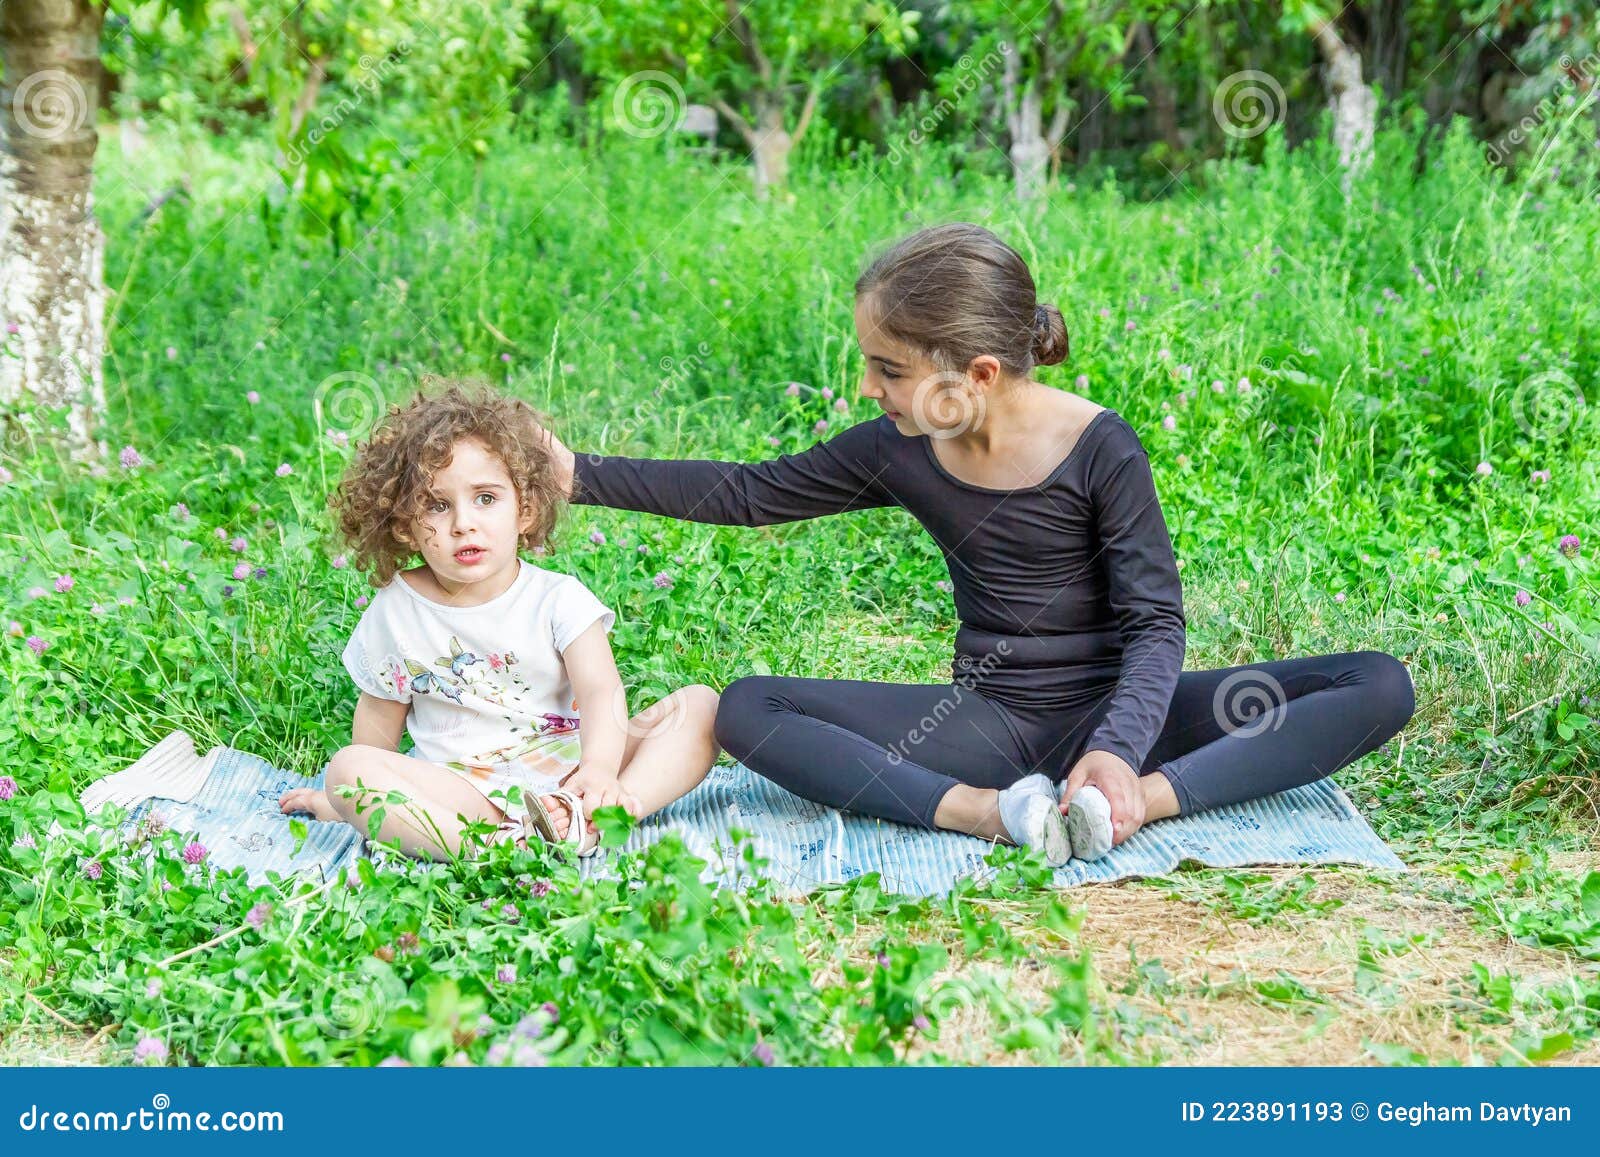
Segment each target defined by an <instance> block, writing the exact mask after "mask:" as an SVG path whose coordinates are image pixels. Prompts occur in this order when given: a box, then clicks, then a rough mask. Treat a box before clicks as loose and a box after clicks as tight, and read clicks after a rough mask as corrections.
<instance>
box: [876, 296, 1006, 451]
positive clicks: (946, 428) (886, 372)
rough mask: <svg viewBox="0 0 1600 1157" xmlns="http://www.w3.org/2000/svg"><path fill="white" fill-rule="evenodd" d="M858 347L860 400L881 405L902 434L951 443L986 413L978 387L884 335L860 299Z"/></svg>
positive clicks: (968, 379) (966, 377)
mask: <svg viewBox="0 0 1600 1157" xmlns="http://www.w3.org/2000/svg"><path fill="white" fill-rule="evenodd" d="M856 344H857V345H859V346H860V347H861V354H862V356H863V357H864V358H865V359H866V362H867V370H866V376H865V377H863V378H862V379H861V396H862V397H863V398H870V399H872V400H873V401H875V402H877V403H878V405H879V407H880V408H882V410H883V412H884V413H886V414H888V415H889V417H890V418H891V419H892V420H893V421H894V425H895V429H897V430H899V431H900V433H902V434H905V435H906V436H907V437H916V436H917V435H919V434H927V435H931V436H932V437H935V438H948V437H951V436H952V435H955V434H959V433H962V432H964V431H965V430H968V429H970V428H971V427H972V426H973V425H974V417H973V416H974V413H975V412H978V413H981V408H982V398H981V396H980V395H979V392H978V388H977V386H976V385H975V383H973V382H972V381H971V380H970V378H969V376H968V375H967V374H963V373H952V372H950V371H947V370H941V369H939V367H938V366H937V365H935V364H934V362H933V359H932V358H929V357H928V356H927V355H925V354H922V353H918V352H917V351H916V350H913V349H911V348H910V347H909V346H907V345H905V343H903V342H900V341H897V340H895V339H894V338H892V337H890V336H888V335H887V334H885V333H883V332H882V331H881V330H880V329H879V328H878V322H877V318H876V311H875V310H874V309H873V308H872V303H871V300H870V298H867V297H860V298H857V299H856Z"/></svg>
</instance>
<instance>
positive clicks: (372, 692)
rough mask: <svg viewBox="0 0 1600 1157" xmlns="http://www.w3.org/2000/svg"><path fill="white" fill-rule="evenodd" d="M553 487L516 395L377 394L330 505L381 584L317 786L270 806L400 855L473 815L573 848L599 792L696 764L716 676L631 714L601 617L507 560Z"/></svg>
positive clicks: (583, 844)
mask: <svg viewBox="0 0 1600 1157" xmlns="http://www.w3.org/2000/svg"><path fill="white" fill-rule="evenodd" d="M562 497H563V496H562V488H561V486H560V485H559V483H558V482H557V479H556V474H555V469H554V466H553V463H552V459H551V455H550V452H549V450H548V449H547V448H546V446H545V445H544V443H543V441H542V439H541V437H540V428H539V426H538V424H537V421H536V417H535V415H534V413H533V411H532V410H531V409H530V408H529V407H528V406H527V405H526V404H525V403H523V402H521V401H519V400H517V399H514V398H507V397H502V396H500V395H498V394H496V393H494V392H493V391H492V390H490V389H488V388H487V387H484V388H481V389H476V388H470V387H469V388H463V387H462V386H461V385H459V384H455V383H447V388H446V389H445V390H444V391H443V392H442V393H439V394H437V395H434V396H429V395H427V394H426V393H421V394H419V395H418V396H417V397H416V398H414V399H413V400H412V401H411V403H410V404H409V405H407V406H406V407H405V408H404V409H400V408H398V407H394V408H391V410H390V412H389V415H388V417H387V419H386V420H385V421H384V422H383V424H382V425H381V426H380V427H379V429H378V430H377V431H376V432H375V433H374V434H373V435H372V437H371V438H370V439H369V440H368V441H367V442H366V443H365V444H364V445H363V446H362V447H361V448H360V450H359V452H358V453H357V456H356V460H355V462H354V463H353V464H352V466H351V467H350V469H349V471H348V472H347V474H346V475H345V478H344V480H343V481H342V482H341V484H340V486H339V490H338V493H337V494H336V495H335V496H334V498H333V500H332V503H331V505H332V506H333V507H334V508H335V510H336V513H337V516H338V520H339V529H340V532H341V533H342V535H343V537H344V538H345V540H346V541H347V542H348V543H349V545H350V547H351V550H352V552H353V554H354V558H355V562H356V564H357V565H358V566H360V567H361V568H362V569H364V570H369V571H370V572H371V573H372V582H373V585H374V586H375V587H377V588H378V590H377V593H376V594H375V595H374V597H373V599H372V604H371V605H370V606H369V607H367V609H366V611H365V613H364V614H363V615H362V617H361V621H360V623H359V624H358V625H357V627H356V630H355V633H354V635H352V636H351V638H350V642H349V644H348V645H347V646H346V647H345V650H344V665H345V667H346V669H347V670H348V671H349V672H350V676H351V678H352V679H354V680H355V684H356V686H357V688H358V689H359V690H360V692H361V698H360V700H359V702H358V703H357V704H356V711H355V725H354V728H353V731H354V734H353V735H352V742H351V745H350V746H349V747H345V748H343V749H342V750H340V751H339V752H338V753H337V754H336V755H334V757H333V759H332V760H331V761H330V762H329V764H328V770H327V779H326V787H325V789H324V790H320V791H319V790H316V789H313V788H296V789H294V790H292V791H288V792H285V793H284V795H283V797H282V798H281V800H280V801H279V802H280V807H281V809H282V810H283V811H284V812H286V813H288V812H310V813H311V814H313V815H314V816H316V817H317V818H318V819H321V820H344V821H345V822H347V823H350V824H352V825H354V826H355V827H357V828H358V829H359V830H361V831H362V832H363V833H364V834H366V835H367V836H368V837H369V838H372V839H376V840H379V841H382V842H386V843H388V842H398V844H399V846H400V848H401V850H402V851H404V852H405V853H406V854H407V855H410V856H425V857H429V858H441V857H444V856H454V855H456V854H458V853H459V852H460V850H461V846H462V841H463V831H464V829H465V827H466V825H467V823H468V822H469V821H482V822H487V823H489V824H493V825H494V826H495V829H496V830H495V832H494V834H493V836H492V837H491V842H498V841H500V840H505V839H514V840H516V841H517V842H518V843H519V844H522V843H523V842H524V841H525V839H526V838H527V836H528V834H529V833H537V834H538V835H540V836H542V837H543V838H545V839H554V840H558V841H561V842H563V843H566V844H570V845H571V846H573V847H574V848H576V850H577V851H578V853H579V854H580V855H587V854H589V853H590V852H592V851H594V850H595V848H596V847H597V846H598V844H599V836H598V833H597V832H596V831H595V828H594V825H593V822H592V821H591V820H590V819H589V817H590V816H592V815H593V812H594V809H595V808H597V807H603V806H607V805H611V804H620V805H621V806H623V807H625V808H626V809H627V810H628V811H629V812H630V813H631V814H633V815H634V816H645V815H649V814H650V813H651V812H654V811H656V810H658V809H660V808H662V807H664V806H666V805H667V804H668V803H670V802H672V801H673V800H675V799H677V798H678V797H679V796H681V795H683V794H684V793H685V792H687V791H689V790H690V789H691V788H693V787H694V786H695V785H696V784H698V783H699V782H700V781H701V780H702V779H704V778H705V775H706V772H707V771H708V770H710V768H711V765H712V763H713V762H714V761H715V759H716V756H717V751H718V748H717V746H716V742H715V740H714V739H713V738H712V721H713V719H714V718H715V716H716V707H717V694H716V692H715V691H713V690H711V689H710V688H709V687H704V686H699V685H695V686H689V687H684V688H682V689H681V690H678V691H675V692H673V693H672V694H671V695H669V696H667V697H666V698H665V699H662V700H661V701H660V702H658V703H656V704H655V705H654V706H652V707H650V708H649V709H647V710H646V711H644V712H642V713H640V714H639V715H637V716H634V717H633V718H631V719H630V718H629V717H628V713H627V703H626V698H625V696H624V693H623V688H622V680H621V678H620V677H619V675H618V673H617V667H616V662H615V660H614V659H613V658H612V654H611V645H610V642H609V640H608V639H607V632H608V631H610V630H611V628H612V626H613V625H614V624H615V622H616V616H615V614H614V613H613V612H612V611H611V610H610V609H609V608H607V607H606V606H605V605H604V604H603V603H602V602H601V601H600V600H599V599H598V598H596V597H595V596H594V595H593V594H592V593H591V592H590V591H589V590H588V588H587V587H585V586H584V585H583V584H582V583H581V582H579V581H578V580H577V579H575V578H573V577H571V576H569V575H565V574H560V573H558V572H556V571H551V570H545V569H543V568H542V567H537V566H534V565H532V564H531V563H529V562H526V561H525V560H523V559H522V558H520V557H519V555H518V548H519V547H525V548H528V549H530V550H531V549H533V548H537V547H543V546H545V545H546V544H547V543H548V541H549V538H550V534H551V531H552V530H553V529H554V527H555V524H556V520H557V517H558V516H559V514H560V512H561V507H562ZM418 555H420V556H421V560H422V561H421V563H420V564H419V565H416V566H413V567H411V568H410V569H402V566H403V565H404V564H406V563H408V562H411V561H412V560H413V559H415V558H416V556H418ZM403 732H409V733H410V735H411V739H412V741H413V743H414V747H413V748H412V750H411V752H410V753H409V754H405V755H402V754H400V751H399V747H400V738H401V734H402V733H403ZM558 784H559V785H560V787H559V788H558V787H557V785H558ZM395 791H398V792H400V793H403V795H404V797H405V802H403V803H397V802H395V801H394V800H393V799H391V798H390V797H389V793H391V792H395ZM376 817H381V819H380V821H379V822H378V823H377V825H376V830H375V831H374V830H373V825H372V820H373V819H374V818H376Z"/></svg>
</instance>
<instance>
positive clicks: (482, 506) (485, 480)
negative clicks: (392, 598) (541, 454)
mask: <svg viewBox="0 0 1600 1157" xmlns="http://www.w3.org/2000/svg"><path fill="white" fill-rule="evenodd" d="M532 523H533V512H532V511H528V512H526V513H524V512H523V511H522V510H521V509H520V503H519V500H518V496H517V488H516V487H515V486H514V485H513V484H512V481H511V476H510V474H508V473H507V472H506V467H505V463H503V462H502V461H501V460H500V459H499V457H498V456H496V455H494V454H491V453H490V452H489V450H488V449H487V448H486V447H485V446H483V445H482V444H481V443H479V442H477V441H474V440H468V439H463V440H462V441H459V442H457V443H456V444H455V446H454V447H453V448H452V450H451V453H450V461H449V462H448V463H447V464H446V465H445V467H444V468H443V469H442V470H440V471H439V472H438V473H436V474H435V475H434V476H433V489H432V492H431V493H430V494H429V495H428V496H427V497H425V498H424V499H423V509H422V513H421V514H419V515H418V516H417V517H415V518H414V519H413V520H412V523H411V527H410V531H409V540H410V542H411V543H412V544H414V545H415V546H416V547H417V548H418V549H419V550H421V551H422V557H423V559H424V560H426V562H427V564H428V567H429V569H430V570H432V571H433V574H434V577H435V578H436V579H437V580H438V581H439V583H440V585H441V586H444V587H446V588H447V589H450V588H455V587H459V586H466V585H468V584H472V583H478V582H482V581H484V580H485V579H491V578H495V577H498V576H503V575H504V574H505V573H506V571H507V570H508V569H511V568H514V567H516V566H517V565H518V563H517V540H518V538H519V537H520V536H521V535H522V532H523V531H524V530H526V529H527V528H528V527H529V526H530V525H532Z"/></svg>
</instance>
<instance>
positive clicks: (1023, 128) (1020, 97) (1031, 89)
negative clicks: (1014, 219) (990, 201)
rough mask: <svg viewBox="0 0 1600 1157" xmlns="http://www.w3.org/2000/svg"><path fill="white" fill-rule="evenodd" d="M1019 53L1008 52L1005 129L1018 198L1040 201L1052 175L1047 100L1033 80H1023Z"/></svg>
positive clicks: (1005, 81)
mask: <svg viewBox="0 0 1600 1157" xmlns="http://www.w3.org/2000/svg"><path fill="white" fill-rule="evenodd" d="M1019 55H1020V53H1018V52H1016V51H1011V52H1007V53H1006V66H1005V72H1004V74H1003V83H1004V86H1005V103H1006V129H1007V131H1008V134H1009V135H1010V137H1011V174H1012V177H1013V179H1014V181H1015V183H1016V190H1017V200H1019V201H1037V200H1038V199H1039V198H1040V197H1042V196H1044V191H1045V182H1046V180H1047V179H1048V177H1049V173H1048V166H1049V164H1050V144H1049V142H1048V141H1046V140H1045V136H1044V103H1043V101H1042V100H1041V99H1040V97H1039V90H1038V87H1037V86H1036V85H1035V84H1034V82H1033V81H1032V80H1028V81H1023V80H1021V72H1022V65H1021V62H1020V61H1019V60H1018V59H1017V58H1018V56H1019Z"/></svg>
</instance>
